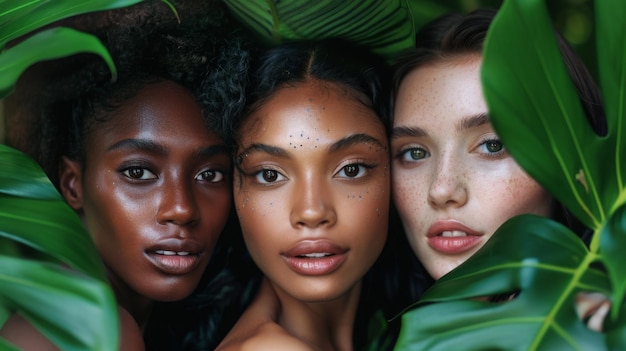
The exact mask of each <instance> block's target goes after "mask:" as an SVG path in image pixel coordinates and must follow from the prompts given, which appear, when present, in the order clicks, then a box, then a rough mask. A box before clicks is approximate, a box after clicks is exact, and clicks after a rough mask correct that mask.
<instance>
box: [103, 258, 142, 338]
mask: <svg viewBox="0 0 626 351" xmlns="http://www.w3.org/2000/svg"><path fill="white" fill-rule="evenodd" d="M107 276H108V278H109V283H110V284H111V288H112V289H113V293H114V294H115V299H116V300H117V303H118V305H120V307H122V308H123V309H125V310H126V311H127V312H128V313H130V315H131V316H132V317H133V319H134V320H135V322H136V323H137V326H138V327H139V329H140V330H141V332H142V333H143V332H144V330H145V327H146V324H147V322H148V316H149V315H150V311H151V310H152V301H151V300H149V299H147V298H145V297H144V296H140V295H139V294H137V293H136V292H135V291H134V290H133V289H132V288H131V287H129V286H128V285H127V284H126V283H125V282H124V281H123V280H122V279H120V278H119V277H118V276H117V275H115V274H113V273H112V272H111V271H110V270H109V271H107Z"/></svg>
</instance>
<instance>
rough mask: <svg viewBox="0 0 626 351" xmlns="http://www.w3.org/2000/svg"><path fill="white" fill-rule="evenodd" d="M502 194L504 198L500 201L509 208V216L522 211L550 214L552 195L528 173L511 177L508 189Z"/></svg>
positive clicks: (546, 215)
mask: <svg viewBox="0 0 626 351" xmlns="http://www.w3.org/2000/svg"><path fill="white" fill-rule="evenodd" d="M502 195H503V198H504V199H503V200H498V201H502V204H503V205H504V206H506V207H508V208H509V211H510V213H509V214H508V217H513V216H516V215H519V214H522V213H533V214H537V215H540V216H544V217H549V216H550V213H551V207H552V206H551V204H552V197H551V196H550V194H549V193H548V192H547V191H546V190H545V189H543V188H542V187H541V186H540V185H539V184H538V183H537V182H535V181H534V180H533V179H532V178H530V176H527V175H526V174H523V175H520V176H518V177H511V178H510V179H509V181H508V182H507V189H506V191H504V192H502ZM507 219H508V218H507Z"/></svg>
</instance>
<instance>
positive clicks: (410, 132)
mask: <svg viewBox="0 0 626 351" xmlns="http://www.w3.org/2000/svg"><path fill="white" fill-rule="evenodd" d="M427 134H428V133H426V131H425V130H424V129H422V128H419V127H395V128H393V129H392V130H391V138H392V139H395V138H402V137H423V136H426V135H427Z"/></svg>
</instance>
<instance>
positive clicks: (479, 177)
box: [391, 55, 551, 279]
mask: <svg viewBox="0 0 626 351" xmlns="http://www.w3.org/2000/svg"><path fill="white" fill-rule="evenodd" d="M480 64H481V57H480V56H479V55H465V56H461V57H457V58H453V59H450V60H448V61H439V62H437V63H432V64H428V65H425V66H422V67H420V68H417V69H415V70H414V71H412V72H411V73H409V74H408V75H407V76H406V77H405V78H404V80H403V82H402V84H401V86H400V89H399V92H398V96H397V100H396V107H395V111H394V123H393V131H392V137H391V152H392V155H393V161H392V167H393V181H392V184H393V191H392V192H393V199H394V202H395V205H396V206H397V208H398V211H399V213H400V216H401V218H402V222H403V225H404V229H405V231H406V233H407V235H408V239H409V242H410V243H411V246H412V248H413V251H414V252H415V253H416V255H417V257H418V258H419V260H420V261H421V262H422V264H423V265H424V266H425V267H426V269H427V270H428V272H429V273H430V275H431V276H432V277H433V278H435V279H439V278H441V276H443V275H444V274H446V273H448V272H449V271H451V270H452V269H454V268H456V267H457V266H458V265H459V264H461V263H462V262H464V261H465V260H466V259H467V258H469V257H470V256H471V255H472V254H474V253H475V252H476V251H477V250H478V249H479V248H480V247H482V246H483V245H484V244H485V242H486V241H487V240H488V239H489V238H490V237H491V236H492V235H493V233H494V232H495V230H496V229H497V228H498V227H499V226H500V225H501V224H502V223H504V222H505V221H506V220H507V219H509V218H511V217H513V216H515V215H519V214H522V213H534V214H538V215H543V216H549V215H550V204H551V197H550V195H549V194H548V193H547V192H546V191H545V190H543V189H542V188H541V187H540V186H539V184H537V183H536V182H535V181H534V180H533V179H531V178H530V177H529V176H528V175H527V174H526V173H525V172H524V171H523V170H522V169H521V168H520V167H519V166H518V165H517V163H515V161H514V160H513V159H512V158H511V156H510V155H509V154H508V153H507V151H506V149H505V148H504V147H503V145H502V143H501V142H500V140H499V138H498V136H497V135H496V134H495V132H494V130H493V128H492V126H491V124H490V122H489V116H488V114H487V107H486V104H485V100H484V97H483V95H482V90H481V85H480V76H479V69H480Z"/></svg>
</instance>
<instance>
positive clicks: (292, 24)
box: [224, 0, 449, 57]
mask: <svg viewBox="0 0 626 351" xmlns="http://www.w3.org/2000/svg"><path fill="white" fill-rule="evenodd" d="M224 2H225V3H226V5H227V6H228V7H229V8H230V10H231V11H232V13H233V14H234V15H235V16H236V17H237V18H239V20H240V21H241V23H242V24H244V25H246V26H247V27H249V28H250V29H251V30H252V31H253V32H254V33H255V34H257V35H258V36H259V37H260V38H261V39H262V40H264V41H265V42H266V43H268V44H279V43H281V42H283V41H289V40H301V39H323V38H329V37H343V38H346V39H350V40H353V41H355V42H357V43H360V44H361V45H363V46H367V47H370V48H371V49H372V50H373V51H375V52H377V53H378V54H380V55H383V56H387V57H393V56H394V55H396V54H398V53H399V52H402V51H403V50H406V49H407V48H410V47H413V46H414V45H413V44H414V33H415V28H416V26H419V25H420V24H423V23H424V22H426V21H428V20H430V19H432V18H434V17H436V16H437V15H439V14H441V13H443V12H445V11H446V10H449V8H448V7H446V6H444V5H440V4H438V3H437V2H434V1H422V2H418V1H410V0H383V1H380V0H347V1H345V0H344V1H337V0H319V1H314V2H312V1H308V0H292V1H267V0H224Z"/></svg>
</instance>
